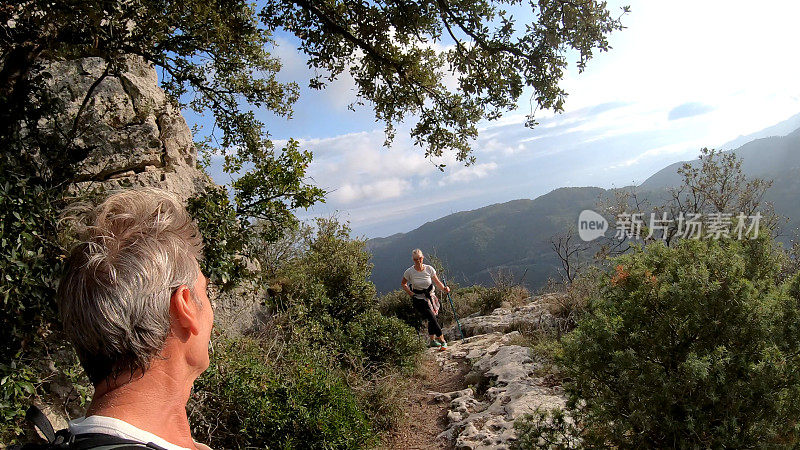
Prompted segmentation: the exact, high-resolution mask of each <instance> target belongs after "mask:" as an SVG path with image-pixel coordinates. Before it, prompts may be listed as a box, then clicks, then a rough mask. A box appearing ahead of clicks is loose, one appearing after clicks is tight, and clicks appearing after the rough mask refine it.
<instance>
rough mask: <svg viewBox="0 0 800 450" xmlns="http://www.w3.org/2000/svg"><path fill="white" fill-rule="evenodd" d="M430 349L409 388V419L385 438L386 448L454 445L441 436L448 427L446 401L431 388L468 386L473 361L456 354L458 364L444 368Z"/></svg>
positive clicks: (429, 447)
mask: <svg viewBox="0 0 800 450" xmlns="http://www.w3.org/2000/svg"><path fill="white" fill-rule="evenodd" d="M436 351H438V350H434V349H431V350H428V352H427V353H426V354H425V356H424V360H423V362H422V364H421V366H420V368H419V370H418V371H417V374H416V375H415V376H414V379H413V380H412V384H411V389H410V390H409V392H408V406H407V408H406V410H405V414H406V420H405V421H404V423H403V425H402V426H401V427H400V428H399V429H398V430H396V431H394V432H393V433H391V434H390V435H389V436H387V437H386V438H385V439H384V442H383V446H382V447H381V448H383V449H387V450H388V449H392V450H393V449H398V450H399V449H426V450H429V449H452V448H453V446H452V444H451V443H450V442H448V441H447V440H446V439H437V436H438V435H439V433H441V432H442V431H444V430H445V429H446V427H447V407H448V404H447V403H446V402H435V401H433V396H432V395H430V392H442V393H444V392H452V391H457V390H460V389H464V388H465V387H467V386H466V383H465V381H464V379H465V376H466V374H467V372H469V369H470V365H469V363H468V362H467V361H466V360H465V359H464V358H455V359H454V361H455V362H456V363H457V365H455V368H453V367H449V368H443V367H442V366H440V365H439V363H437V362H436V358H435V356H434V355H435V353H434V352H436Z"/></svg>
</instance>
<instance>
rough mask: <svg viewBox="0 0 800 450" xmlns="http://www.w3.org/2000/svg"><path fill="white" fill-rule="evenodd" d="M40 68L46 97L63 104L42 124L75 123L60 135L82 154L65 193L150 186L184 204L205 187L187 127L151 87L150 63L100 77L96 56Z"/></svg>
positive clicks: (101, 65)
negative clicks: (45, 80)
mask: <svg viewBox="0 0 800 450" xmlns="http://www.w3.org/2000/svg"><path fill="white" fill-rule="evenodd" d="M44 70H45V71H46V72H48V73H49V74H50V78H49V87H50V89H49V90H50V92H51V93H53V94H54V95H55V96H56V97H57V98H58V99H59V100H60V101H61V102H63V104H64V105H65V109H64V111H63V113H62V114H60V115H59V116H58V117H56V118H55V119H54V120H53V121H52V123H50V124H49V125H50V127H53V128H55V129H61V130H71V129H72V128H73V126H74V125H75V124H76V122H77V125H78V126H77V127H76V128H75V129H78V130H80V131H79V132H77V133H75V135H74V136H72V135H70V134H69V133H66V136H68V139H71V141H72V144H73V145H75V146H78V147H80V148H83V149H86V150H87V157H86V158H85V159H84V160H83V161H81V162H80V164H79V167H78V176H77V178H76V180H77V182H76V183H75V184H74V185H73V191H75V192H88V191H92V190H95V189H101V190H109V189H117V188H125V187H136V186H152V187H159V188H162V189H166V190H168V191H171V192H173V193H175V194H177V195H178V196H180V197H181V198H183V199H186V198H188V197H190V196H192V195H194V194H195V193H197V192H199V191H201V190H203V189H204V188H205V186H207V185H208V184H210V183H211V181H210V179H209V178H208V176H206V175H205V174H204V173H203V172H202V171H200V170H199V169H198V168H197V151H196V149H195V146H194V143H193V140H192V134H191V130H190V129H189V127H188V126H187V124H186V121H185V120H184V118H183V116H181V113H180V111H179V110H178V109H176V108H175V107H174V106H173V105H172V104H171V103H170V102H169V101H168V100H167V98H166V95H165V94H164V91H163V90H161V88H159V87H158V79H157V76H156V71H155V69H154V68H153V67H152V66H150V65H149V64H146V63H145V62H144V61H143V60H141V59H139V58H135V57H131V58H130V59H129V60H128V64H127V68H125V69H124V70H121V71H120V73H118V74H114V73H113V72H109V73H108V74H107V75H106V76H105V77H103V73H104V72H105V70H106V64H105V62H104V61H103V60H102V59H100V58H83V59H77V60H71V61H57V62H52V63H49V64H48V65H47V66H46V67H45V69H44ZM101 78H102V81H100V82H99V83H98V84H96V86H95V87H94V88H93V89H92V85H93V84H95V83H96V81H97V80H100V79H101ZM90 91H91V95H89V96H88V97H87V93H89V92H90ZM79 112H80V114H79ZM76 117H78V119H77V121H76V119H75V118H76Z"/></svg>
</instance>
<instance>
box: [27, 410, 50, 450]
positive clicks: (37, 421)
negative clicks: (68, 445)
mask: <svg viewBox="0 0 800 450" xmlns="http://www.w3.org/2000/svg"><path fill="white" fill-rule="evenodd" d="M25 419H27V420H28V422H31V423H32V424H33V426H34V427H36V428H37V429H38V430H39V431H40V432H41V433H42V435H44V438H45V439H46V440H47V442H49V443H51V444H52V443H53V442H54V441H55V440H56V432H55V430H53V425H52V424H51V423H50V420H49V419H48V418H47V416H45V415H44V413H43V412H42V410H41V409H39V407H37V406H36V405H31V406H29V407H28V410H27V411H26V412H25Z"/></svg>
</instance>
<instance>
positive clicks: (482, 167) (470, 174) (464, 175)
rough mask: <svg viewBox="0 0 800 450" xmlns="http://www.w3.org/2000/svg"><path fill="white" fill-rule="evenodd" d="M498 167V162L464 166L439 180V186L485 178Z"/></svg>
mask: <svg viewBox="0 0 800 450" xmlns="http://www.w3.org/2000/svg"><path fill="white" fill-rule="evenodd" d="M496 169H497V163H495V162H489V163H482V164H474V165H472V166H468V167H463V166H462V167H459V168H457V169H455V170H452V171H451V172H449V173H448V174H447V175H445V177H444V179H442V180H440V181H439V186H446V185H448V184H453V183H465V182H467V181H473V180H476V179H478V178H485V177H486V176H488V175H489V173H490V172H493V171H495V170H496Z"/></svg>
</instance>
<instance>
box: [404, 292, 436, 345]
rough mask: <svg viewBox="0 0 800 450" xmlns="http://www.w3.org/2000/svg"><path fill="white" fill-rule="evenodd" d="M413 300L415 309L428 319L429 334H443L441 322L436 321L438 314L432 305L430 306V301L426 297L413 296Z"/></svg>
mask: <svg viewBox="0 0 800 450" xmlns="http://www.w3.org/2000/svg"><path fill="white" fill-rule="evenodd" d="M411 301H412V302H413V304H414V309H416V310H417V312H418V313H419V314H420V315H422V318H423V319H425V320H427V321H428V334H430V335H433V336H441V335H442V328H441V327H440V326H439V322H437V321H436V316H434V315H433V311H431V307H430V306H428V301H427V300H425V299H424V298H417V297H412V298H411Z"/></svg>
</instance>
